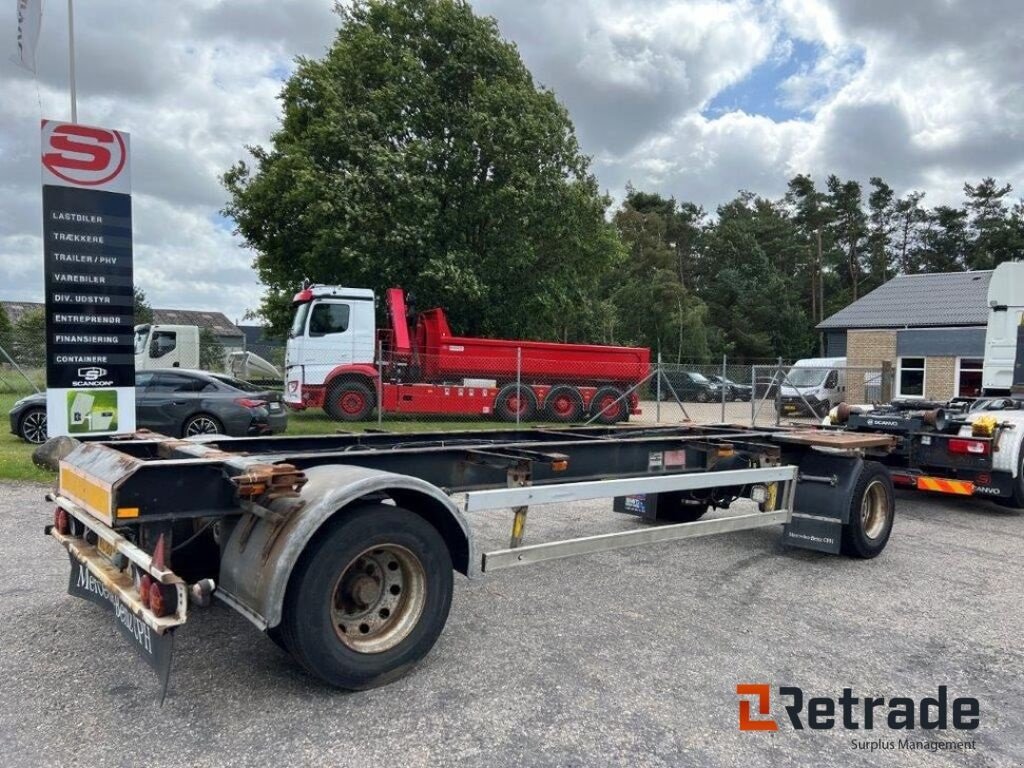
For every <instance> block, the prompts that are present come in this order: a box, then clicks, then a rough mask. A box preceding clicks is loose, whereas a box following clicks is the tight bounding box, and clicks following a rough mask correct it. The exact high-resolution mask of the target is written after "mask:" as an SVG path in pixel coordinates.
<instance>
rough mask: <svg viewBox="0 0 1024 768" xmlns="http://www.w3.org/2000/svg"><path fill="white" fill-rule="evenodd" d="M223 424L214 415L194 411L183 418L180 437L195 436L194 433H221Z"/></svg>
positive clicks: (222, 432)
mask: <svg viewBox="0 0 1024 768" xmlns="http://www.w3.org/2000/svg"><path fill="white" fill-rule="evenodd" d="M223 434H224V425H223V424H222V423H221V421H220V419H218V418H217V417H216V416H211V415H210V414H208V413H196V414H193V415H192V416H189V417H188V418H187V419H185V422H184V423H183V424H182V425H181V436H182V437H195V436H196V435H223Z"/></svg>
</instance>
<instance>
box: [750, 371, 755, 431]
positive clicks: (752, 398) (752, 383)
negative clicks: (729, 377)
mask: <svg viewBox="0 0 1024 768" xmlns="http://www.w3.org/2000/svg"><path fill="white" fill-rule="evenodd" d="M750 426H751V427H756V426H757V364H756V363H755V364H754V365H751V366H750Z"/></svg>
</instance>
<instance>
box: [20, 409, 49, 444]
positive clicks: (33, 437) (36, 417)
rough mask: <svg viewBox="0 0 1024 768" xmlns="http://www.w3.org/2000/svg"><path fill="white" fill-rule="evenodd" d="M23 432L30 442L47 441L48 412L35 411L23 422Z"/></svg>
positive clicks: (23, 435)
mask: <svg viewBox="0 0 1024 768" xmlns="http://www.w3.org/2000/svg"><path fill="white" fill-rule="evenodd" d="M21 434H22V437H24V438H25V439H26V440H28V441H29V442H30V443H37V444H38V443H44V442H46V414H45V413H43V412H42V411H34V412H32V413H30V414H28V415H27V416H26V417H25V418H24V420H22V422H21Z"/></svg>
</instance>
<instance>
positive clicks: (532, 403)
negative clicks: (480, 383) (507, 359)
mask: <svg viewBox="0 0 1024 768" xmlns="http://www.w3.org/2000/svg"><path fill="white" fill-rule="evenodd" d="M516 413H518V414H519V420H520V421H529V420H530V419H532V418H533V417H534V416H536V415H537V395H535V394H534V393H533V390H532V389H531V388H530V387H528V386H526V385H525V384H506V385H505V386H504V387H502V389H501V391H500V392H499V393H498V396H497V397H496V398H494V415H495V416H497V417H498V418H499V419H501V420H502V421H515V420H516Z"/></svg>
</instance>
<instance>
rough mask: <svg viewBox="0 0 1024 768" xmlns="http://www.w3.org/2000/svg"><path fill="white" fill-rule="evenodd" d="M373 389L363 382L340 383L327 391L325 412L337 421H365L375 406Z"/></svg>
mask: <svg viewBox="0 0 1024 768" xmlns="http://www.w3.org/2000/svg"><path fill="white" fill-rule="evenodd" d="M375 400H376V397H375V396H374V392H373V388H372V387H371V386H369V385H368V384H364V383H363V382H361V381H351V380H350V381H339V382H337V383H335V384H332V385H331V387H330V388H329V389H328V390H327V399H326V400H325V401H324V411H325V412H326V413H327V415H328V416H330V417H331V418H332V419H334V420H335V421H365V420H366V418H367V417H368V416H369V415H370V412H371V411H372V410H373V407H374V405H375Z"/></svg>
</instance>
